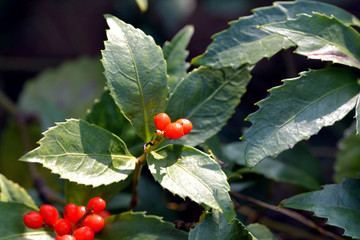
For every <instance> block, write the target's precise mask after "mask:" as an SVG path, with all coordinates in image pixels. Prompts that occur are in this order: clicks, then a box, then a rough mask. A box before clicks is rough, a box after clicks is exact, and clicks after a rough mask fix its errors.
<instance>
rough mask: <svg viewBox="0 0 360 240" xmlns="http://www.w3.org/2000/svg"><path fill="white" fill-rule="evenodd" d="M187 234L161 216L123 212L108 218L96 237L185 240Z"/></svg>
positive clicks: (138, 239) (128, 239) (136, 239)
mask: <svg viewBox="0 0 360 240" xmlns="http://www.w3.org/2000/svg"><path fill="white" fill-rule="evenodd" d="M187 235H188V234H187V233H186V232H184V231H180V230H178V229H175V227H174V225H173V224H171V223H169V222H165V221H163V220H162V219H161V218H160V217H157V216H148V215H145V213H144V212H123V213H121V214H118V215H111V216H110V217H108V218H106V219H105V226H104V229H103V230H102V231H101V232H100V233H98V234H96V237H97V238H98V239H109V240H110V239H126V240H152V239H161V240H181V239H183V240H185V239H187Z"/></svg>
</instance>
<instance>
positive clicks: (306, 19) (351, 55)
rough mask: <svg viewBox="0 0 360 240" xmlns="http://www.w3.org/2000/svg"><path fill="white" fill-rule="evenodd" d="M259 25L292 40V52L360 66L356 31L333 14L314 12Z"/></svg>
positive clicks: (358, 36) (359, 49) (359, 37)
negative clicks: (295, 46) (293, 18)
mask: <svg viewBox="0 0 360 240" xmlns="http://www.w3.org/2000/svg"><path fill="white" fill-rule="evenodd" d="M263 28H264V29H265V30H267V31H270V32H273V33H276V34H280V35H283V36H286V37H287V38H289V39H290V40H291V41H292V42H294V43H296V45H297V46H298V48H297V49H296V50H295V53H298V54H301V55H304V56H307V57H308V58H311V59H320V60H322V61H332V62H334V63H340V64H344V65H348V66H351V67H357V68H360V48H359V47H358V46H359V42H360V34H359V33H358V32H357V31H356V30H355V29H354V28H352V27H350V26H346V25H345V24H344V23H342V22H341V21H340V20H338V19H337V18H335V17H328V16H326V15H321V14H318V13H314V14H313V15H311V16H309V15H300V16H299V17H298V18H297V19H295V20H288V21H285V22H280V23H274V24H268V25H265V26H263Z"/></svg>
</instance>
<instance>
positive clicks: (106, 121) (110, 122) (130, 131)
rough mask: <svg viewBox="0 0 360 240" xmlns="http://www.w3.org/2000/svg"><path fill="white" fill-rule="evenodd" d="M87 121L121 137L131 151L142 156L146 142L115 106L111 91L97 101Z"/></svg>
mask: <svg viewBox="0 0 360 240" xmlns="http://www.w3.org/2000/svg"><path fill="white" fill-rule="evenodd" d="M86 121H87V122H89V123H93V124H96V125H98V126H100V127H102V128H104V129H106V130H108V131H110V132H112V133H114V134H115V135H117V136H118V137H120V138H121V139H122V140H123V141H124V142H126V144H127V146H128V147H129V151H130V152H131V153H132V154H133V155H135V156H139V155H141V154H142V148H141V146H142V145H144V142H143V140H142V139H141V138H139V136H138V135H137V134H136V131H135V128H134V127H132V126H131V124H130V122H129V121H128V120H127V119H126V118H125V117H124V115H123V114H122V113H121V112H120V109H119V107H118V106H117V105H116V104H115V102H114V100H113V99H112V97H111V96H110V91H109V90H105V91H104V92H103V95H102V96H101V98H100V100H98V101H96V102H95V104H94V105H93V107H92V109H91V111H90V112H89V113H88V115H87V116H86Z"/></svg>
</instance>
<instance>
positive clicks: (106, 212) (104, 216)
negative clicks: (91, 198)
mask: <svg viewBox="0 0 360 240" xmlns="http://www.w3.org/2000/svg"><path fill="white" fill-rule="evenodd" d="M97 215H99V216H100V217H102V218H107V217H109V216H110V215H111V213H110V212H109V211H106V210H104V211H101V212H99V213H97Z"/></svg>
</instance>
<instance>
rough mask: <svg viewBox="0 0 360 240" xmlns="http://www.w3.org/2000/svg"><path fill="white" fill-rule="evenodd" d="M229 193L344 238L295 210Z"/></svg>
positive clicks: (338, 238) (327, 234) (338, 237)
mask: <svg viewBox="0 0 360 240" xmlns="http://www.w3.org/2000/svg"><path fill="white" fill-rule="evenodd" d="M230 194H231V195H233V196H235V197H237V198H241V199H244V200H246V201H249V202H252V203H255V204H257V205H259V206H261V207H264V208H267V209H270V210H273V211H277V212H280V213H282V214H284V215H286V216H288V217H291V218H293V219H296V220H297V221H299V222H301V223H303V224H305V225H306V226H308V227H310V228H313V229H315V230H317V231H318V232H320V233H321V234H323V235H326V236H329V237H332V238H334V239H336V240H344V238H342V237H340V236H338V235H336V234H334V233H332V232H329V231H327V230H325V229H323V228H321V227H320V226H318V225H316V224H315V223H314V222H313V221H311V220H309V219H307V218H306V217H304V216H303V215H301V214H299V213H297V212H294V211H291V210H289V209H286V208H279V207H277V206H274V205H271V204H268V203H265V202H262V201H260V200H257V199H255V198H252V197H249V196H245V195H243V194H241V193H237V192H230Z"/></svg>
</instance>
